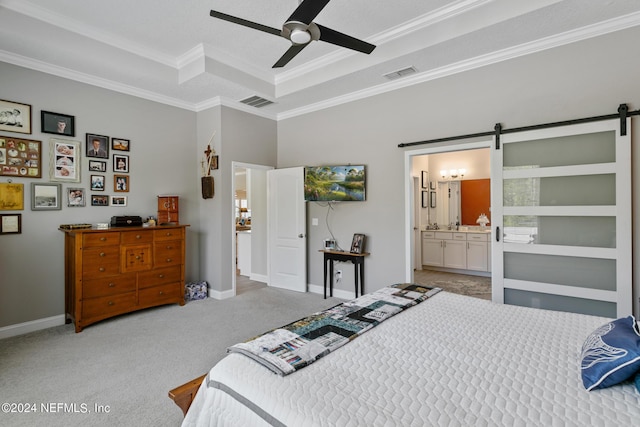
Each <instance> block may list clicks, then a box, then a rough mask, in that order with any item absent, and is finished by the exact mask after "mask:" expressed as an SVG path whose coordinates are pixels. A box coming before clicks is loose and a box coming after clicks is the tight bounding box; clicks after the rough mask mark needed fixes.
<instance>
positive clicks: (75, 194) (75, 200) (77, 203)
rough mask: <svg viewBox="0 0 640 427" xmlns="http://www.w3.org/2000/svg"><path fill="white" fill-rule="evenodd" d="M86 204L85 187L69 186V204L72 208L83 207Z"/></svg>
mask: <svg viewBox="0 0 640 427" xmlns="http://www.w3.org/2000/svg"><path fill="white" fill-rule="evenodd" d="M85 204H86V197H85V191H84V188H72V187H69V188H67V206H68V207H70V208H77V207H82V206H84V205H85Z"/></svg>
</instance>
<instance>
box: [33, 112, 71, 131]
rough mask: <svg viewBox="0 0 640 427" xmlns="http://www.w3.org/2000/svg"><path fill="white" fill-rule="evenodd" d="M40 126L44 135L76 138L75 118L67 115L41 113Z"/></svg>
mask: <svg viewBox="0 0 640 427" xmlns="http://www.w3.org/2000/svg"><path fill="white" fill-rule="evenodd" d="M40 126H41V129H40V130H41V131H42V133H55V134H56V135H64V136H76V124H75V117H73V116H68V115H66V114H60V113H52V112H51V111H44V110H43V111H40Z"/></svg>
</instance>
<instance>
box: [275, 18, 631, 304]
mask: <svg viewBox="0 0 640 427" xmlns="http://www.w3.org/2000/svg"><path fill="white" fill-rule="evenodd" d="M637 39H640V28H635V29H630V30H625V31H621V32H619V33H616V34H609V35H606V36H603V37H599V38H597V39H592V40H587V41H583V42H579V43H576V44H573V45H570V46H563V47H559V48H556V49H553V50H549V51H545V52H539V53H535V54H532V55H529V56H526V57H521V58H517V59H513V60H510V61H507V62H503V63H499V64H494V65H492V66H488V67H484V68H481V69H477V70H472V71H468V72H464V73H460V74H457V75H453V76H449V77H446V78H442V79H439V80H436V81H432V82H426V83H422V84H419V85H415V86H412V87H410V88H405V89H400V90H396V91H394V92H390V93H386V94H382V95H379V96H375V97H372V98H368V99H365V100H360V101H356V102H351V103H349V104H346V105H340V106H336V107H332V108H327V109H325V110H322V111H318V112H314V113H310V114H306V115H303V116H299V117H293V118H290V119H287V120H283V121H281V122H279V124H278V167H287V166H294V165H307V164H313V165H317V164H322V163H328V164H336V163H345V162H351V163H364V164H366V165H367V172H368V177H367V201H366V202H364V203H351V204H347V203H344V204H341V205H339V206H338V207H337V208H336V211H335V212H334V213H333V214H332V215H333V224H334V228H335V231H336V234H337V236H336V237H337V238H338V239H339V240H340V241H341V243H344V242H346V241H350V238H351V236H352V234H353V233H356V232H363V233H365V234H367V235H368V236H369V241H370V242H371V245H370V246H369V250H370V252H371V256H369V257H368V259H367V261H366V291H368V292H369V291H373V290H376V289H378V288H381V287H383V286H386V285H388V284H390V283H393V282H399V281H403V280H404V278H405V277H406V271H405V262H404V255H405V254H404V250H403V248H404V247H405V242H404V238H405V237H404V236H405V228H406V227H407V225H406V224H405V223H404V221H405V216H404V183H405V180H406V179H408V177H405V176H404V173H403V170H404V160H403V151H404V150H415V149H416V146H413V147H408V148H405V149H401V148H398V144H399V143H409V142H413V141H424V140H427V139H433V138H442V137H447V136H454V135H464V134H472V133H477V132H486V131H491V130H492V129H493V127H494V125H495V123H498V122H499V123H502V125H503V127H504V128H505V129H507V128H514V127H520V126H526V125H532V124H539V123H548V122H555V121H560V120H569V119H575V118H582V117H591V116H598V115H602V114H611V113H615V112H616V110H617V107H618V105H619V104H620V103H627V104H629V106H630V108H632V109H637V108H639V107H640V79H638V76H637V70H639V69H640V55H639V54H638V47H637V44H636V43H632V42H631V41H632V40H637ZM639 121H640V119H639V118H636V119H634V121H633V123H634V124H633V129H632V130H633V132H634V133H633V140H634V141H635V143H636V144H637V142H638V140H639V137H638V135H639V134H638V130H639V128H640V124H639ZM462 142H464V141H462ZM437 145H450V146H455V143H448V144H447V143H440V144H436V146H437ZM638 164H639V160H638V151H637V150H634V154H633V168H634V169H635V168H637V167H638ZM639 179H640V178H639V177H638V174H635V175H634V183H633V184H634V188H636V186H637V183H638V180H639ZM634 194H635V191H634ZM637 203H638V201H637V198H636V199H634V211H637V209H638V205H637ZM309 212H310V215H311V216H317V217H323V210H322V209H320V208H318V207H317V206H315V205H313V204H311V205H310V206H309ZM636 221H637V220H636ZM321 225H322V223H321ZM321 225H320V226H318V227H313V226H312V227H310V228H309V230H308V235H309V239H308V241H309V282H310V283H311V284H313V285H321V284H322V280H323V279H322V277H323V269H322V257H321V254H319V253H317V251H316V249H317V248H320V245H321V241H322V239H323V238H324V237H325V234H326V231H325V230H324V229H323V227H322V226H321ZM638 226H640V224H635V227H634V230H639V229H640V227H638ZM639 236H640V232H638V231H636V232H635V233H634V237H633V238H634V242H638V239H639ZM633 259H634V266H635V267H637V266H638V255H637V254H635V253H634V258H633ZM343 270H344V275H345V277H344V279H343V283H342V285H341V288H342V289H344V290H352V289H353V286H352V276H351V277H349V276H347V274H352V273H351V269H349V268H344V269H343ZM636 282H637V280H636ZM637 289H638V287H637V285H636V290H637ZM636 301H637V296H636Z"/></svg>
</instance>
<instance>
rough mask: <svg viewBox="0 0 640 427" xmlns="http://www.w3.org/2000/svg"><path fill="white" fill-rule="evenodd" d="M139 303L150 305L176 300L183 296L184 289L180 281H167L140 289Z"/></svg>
mask: <svg viewBox="0 0 640 427" xmlns="http://www.w3.org/2000/svg"><path fill="white" fill-rule="evenodd" d="M139 297H140V305H141V306H151V305H159V304H166V303H169V302H177V301H178V300H181V299H183V298H184V289H183V288H182V286H180V283H168V284H166V285H160V286H154V287H152V288H145V289H140V291H139Z"/></svg>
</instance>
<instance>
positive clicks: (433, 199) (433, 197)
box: [429, 191, 438, 208]
mask: <svg viewBox="0 0 640 427" xmlns="http://www.w3.org/2000/svg"><path fill="white" fill-rule="evenodd" d="M437 194H438V193H436V192H435V191H431V192H430V193H429V195H430V200H431V201H430V202H429V205H430V206H431V207H432V208H435V207H436V198H437Z"/></svg>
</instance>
